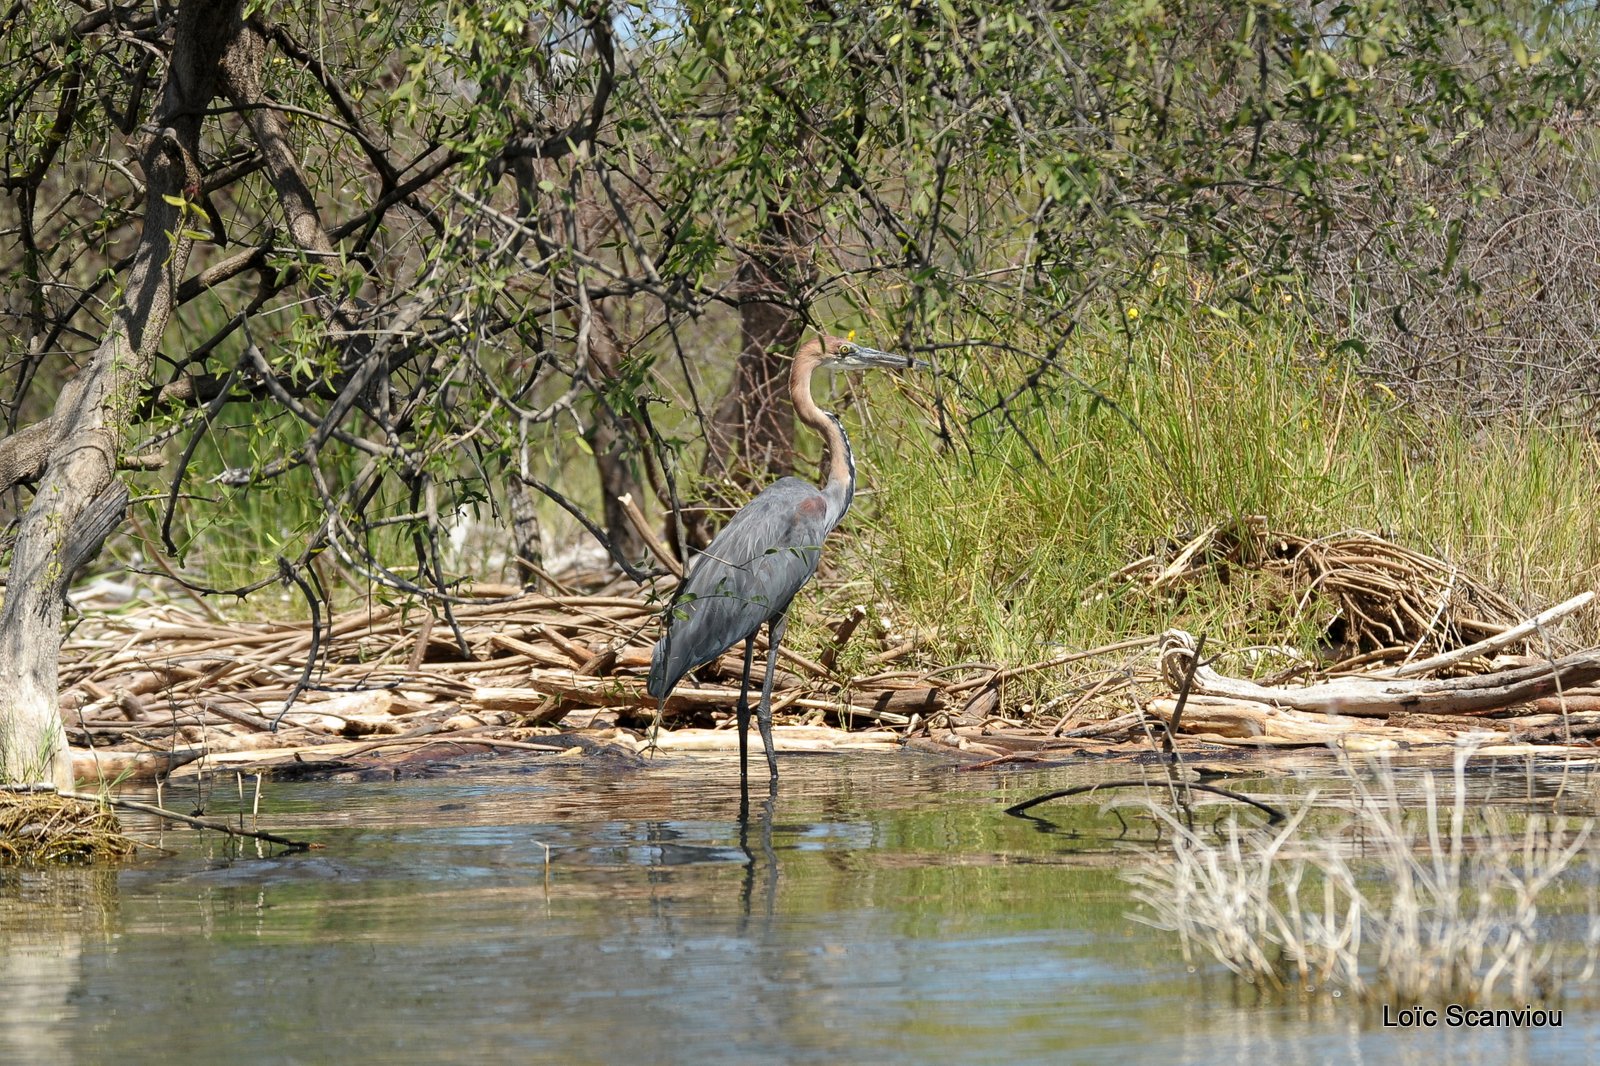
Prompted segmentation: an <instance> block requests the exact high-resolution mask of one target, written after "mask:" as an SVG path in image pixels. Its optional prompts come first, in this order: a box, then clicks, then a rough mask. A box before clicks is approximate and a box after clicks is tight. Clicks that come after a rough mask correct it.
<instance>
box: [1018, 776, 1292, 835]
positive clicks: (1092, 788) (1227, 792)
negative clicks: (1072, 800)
mask: <svg viewBox="0 0 1600 1066" xmlns="http://www.w3.org/2000/svg"><path fill="white" fill-rule="evenodd" d="M1189 787H1190V788H1192V789H1194V790H1195V791H1196V792H1210V793H1211V794H1212V795H1215V796H1223V797H1225V798H1227V799H1231V800H1235V801H1237V802H1239V803H1248V804H1249V805H1250V806H1252V807H1255V808H1256V809H1258V810H1260V811H1262V812H1264V813H1265V814H1266V816H1267V820H1268V822H1269V823H1270V824H1272V825H1277V824H1279V823H1280V822H1282V821H1283V820H1284V813H1283V812H1282V811H1280V810H1278V808H1276V807H1274V806H1272V805H1271V804H1269V803H1263V802H1261V801H1260V800H1257V799H1251V798H1250V797H1249V796H1246V795H1244V794H1243V793H1242V792H1235V791H1233V790H1232V789H1227V788H1219V787H1218V786H1216V785H1199V784H1191V785H1189ZM1102 788H1142V789H1146V790H1148V789H1149V788H1150V782H1149V781H1100V782H1097V783H1096V784H1093V785H1078V786H1076V787H1074V788H1064V789H1061V790H1060V791H1059V792H1046V793H1045V794H1044V795H1042V796H1035V797H1034V798H1033V799H1031V800H1024V801H1023V802H1021V803H1018V804H1015V805H1013V806H1010V807H1007V808H1006V813H1007V814H1011V815H1021V814H1022V813H1023V812H1024V811H1027V810H1029V809H1031V808H1033V807H1037V806H1038V805H1039V804H1041V803H1048V802H1050V801H1051V800H1057V799H1066V798H1067V797H1068V796H1082V795H1085V794H1086V793H1090V792H1098V791H1099V790H1100V789H1102Z"/></svg>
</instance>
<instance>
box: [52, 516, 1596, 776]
mask: <svg viewBox="0 0 1600 1066" xmlns="http://www.w3.org/2000/svg"><path fill="white" fill-rule="evenodd" d="M1244 529H1245V532H1244V533H1240V532H1238V531H1233V532H1226V533H1225V532H1223V531H1221V530H1220V529H1212V530H1209V531H1207V532H1205V533H1203V534H1201V535H1200V536H1198V537H1195V538H1193V539H1192V540H1190V541H1188V542H1187V543H1185V544H1183V545H1181V546H1180V547H1179V548H1178V549H1177V550H1176V552H1175V556H1174V557H1173V558H1171V559H1168V560H1159V559H1154V558H1147V559H1143V560H1140V561H1139V562H1137V563H1135V564H1133V565H1132V566H1129V567H1126V568H1124V569H1123V570H1121V571H1119V572H1118V573H1117V574H1115V575H1112V577H1111V578H1108V579H1107V581H1106V582H1102V583H1101V586H1100V588H1101V589H1104V588H1106V587H1107V586H1109V585H1112V584H1115V583H1119V582H1136V583H1139V584H1142V585H1143V586H1144V587H1145V590H1146V592H1147V593H1148V594H1150V595H1165V594H1169V593H1171V592H1173V591H1174V590H1177V589H1179V588H1181V587H1182V586H1183V585H1184V583H1186V582H1191V581H1195V580H1197V579H1198V578H1199V576H1200V574H1201V571H1202V570H1203V569H1204V568H1208V567H1209V568H1215V567H1241V566H1252V567H1256V568H1258V569H1263V570H1267V571H1269V572H1271V573H1272V574H1274V575H1276V577H1277V578H1279V579H1281V581H1282V582H1283V584H1284V588H1285V589H1286V593H1285V594H1286V595H1289V596H1293V597H1294V601H1293V602H1294V603H1295V604H1296V607H1297V609H1299V610H1302V611H1317V612H1322V613H1321V614H1319V615H1318V619H1319V622H1320V623H1321V624H1322V625H1323V626H1324V627H1325V631H1326V632H1327V634H1328V647H1330V648H1334V647H1337V648H1339V649H1341V650H1342V651H1343V652H1344V658H1343V659H1342V660H1340V661H1338V662H1335V663H1333V664H1332V665H1331V666H1327V665H1321V666H1319V665H1317V664H1314V663H1312V662H1310V661H1309V660H1306V659H1304V658H1303V657H1300V658H1299V659H1298V660H1296V659H1295V657H1294V656H1293V654H1292V653H1291V654H1290V655H1289V658H1290V661H1291V663H1292V665H1291V667H1290V669H1288V670H1284V671H1280V672H1279V673H1278V674H1277V675H1266V676H1262V675H1263V668H1262V667H1261V666H1260V664H1259V662H1257V663H1255V664H1254V665H1253V666H1252V667H1251V669H1249V670H1247V671H1246V672H1249V673H1253V674H1256V675H1258V677H1259V679H1258V680H1246V679H1244V678H1239V677H1229V676H1227V675H1226V674H1224V673H1222V672H1220V671H1218V670H1217V669H1215V668H1213V666H1212V665H1211V664H1210V662H1209V661H1202V662H1201V663H1199V664H1196V663H1195V661H1194V660H1195V654H1196V645H1197V644H1198V643H1199V642H1197V641H1196V640H1195V638H1193V637H1191V636H1189V635H1188V634H1186V633H1183V632H1181V631H1172V632H1169V633H1167V634H1165V635H1164V636H1162V637H1159V638H1158V637H1155V636H1149V637H1140V638H1134V639H1129V640H1125V641H1120V642H1118V643H1114V644H1110V645H1106V646H1104V647H1099V648H1093V649H1089V650H1084V651H1071V652H1066V653H1063V654H1061V655H1057V656H1055V657H1053V658H1051V659H1047V660H1044V661H1041V662H1036V663H1027V664H1021V665H1006V664H996V663H983V662H968V663H961V664H957V665H952V666H940V665H938V664H934V663H930V662H929V661H928V657H927V656H926V654H925V653H924V652H923V651H921V650H920V649H919V648H918V647H917V646H916V644H915V642H913V641H903V642H900V643H897V644H894V645H893V646H889V645H888V639H887V638H885V637H882V636H878V635H874V634H875V632H876V627H872V626H863V622H864V621H865V620H866V619H867V616H868V612H867V610H866V608H864V607H855V608H852V609H850V610H849V611H847V612H845V613H844V615H843V616H842V617H839V618H837V619H835V620H834V621H833V623H832V625H831V627H830V628H831V636H830V637H829V638H828V639H827V640H826V641H824V642H823V650H822V651H821V652H820V653H819V654H818V655H817V656H816V658H815V659H811V658H807V657H806V656H804V655H801V654H799V653H797V652H795V651H793V650H792V649H790V648H787V647H785V648H783V649H782V650H781V652H780V667H779V670H778V673H777V686H776V690H775V695H774V710H775V712H776V718H777V721H778V722H779V723H780V727H779V746H780V748H783V747H789V748H791V749H793V748H818V747H838V746H852V747H874V746H876V747H887V746H890V745H894V744H899V743H902V742H906V741H909V742H910V743H912V744H915V745H918V746H932V747H935V748H938V749H940V750H944V751H950V750H952V749H959V750H960V751H961V752H963V753H964V754H965V755H966V756H967V757H969V758H971V759H975V760H980V759H1016V758H1040V757H1050V755H1051V753H1056V755H1057V756H1059V755H1061V754H1062V753H1073V752H1076V753H1079V754H1097V755H1117V754H1135V753H1147V752H1148V751H1149V750H1150V745H1151V744H1152V743H1153V742H1155V740H1156V739H1157V737H1158V734H1161V733H1163V732H1164V733H1166V734H1168V735H1171V736H1177V737H1179V738H1180V739H1183V740H1185V742H1189V743H1203V744H1219V745H1227V746H1233V747H1239V746H1250V747H1257V748H1294V747H1316V746H1322V745H1328V744H1335V745H1339V746H1343V747H1346V748H1351V749H1386V750H1391V749H1396V748H1421V747H1427V746H1433V745H1448V744H1453V743H1455V742H1456V741H1457V740H1458V738H1460V737H1461V736H1463V735H1465V734H1478V735H1479V736H1477V738H1476V741H1475V742H1480V743H1481V742H1482V741H1483V739H1484V737H1488V738H1490V739H1492V740H1493V741H1495V742H1497V743H1499V744H1500V748H1501V750H1510V749H1509V748H1507V747H1506V745H1517V744H1521V745H1526V744H1530V743H1531V744H1543V745H1563V746H1579V747H1582V746H1588V745H1592V744H1593V742H1592V741H1590V740H1589V739H1588V738H1590V737H1597V736H1600V651H1593V650H1591V651H1574V650H1572V649H1571V648H1570V647H1568V646H1567V645H1566V644H1564V643H1563V642H1562V641H1561V640H1560V639H1559V636H1558V634H1557V630H1556V628H1555V627H1556V626H1557V624H1558V623H1560V622H1562V621H1563V620H1564V619H1567V618H1568V617H1569V616H1576V615H1577V614H1578V612H1580V611H1581V610H1582V609H1583V608H1585V607H1587V606H1588V605H1589V604H1590V602H1591V601H1592V599H1593V598H1594V594H1593V593H1584V594H1583V595H1581V596H1577V597H1574V598H1573V599H1571V600H1569V601H1567V602H1566V603H1563V604H1561V605H1559V606H1557V607H1553V608H1551V609H1550V610H1548V611H1545V612H1544V613H1542V614H1540V615H1537V616H1535V617H1532V618H1521V617H1520V616H1519V613H1518V612H1517V611H1515V610H1514V609H1513V608H1512V607H1511V605H1510V604H1508V603H1506V602H1505V601H1504V600H1502V599H1501V598H1499V597H1498V596H1495V595H1494V594H1493V593H1491V592H1489V591H1487V590H1485V589H1484V588H1482V587H1481V586H1480V585H1478V584H1477V583H1475V582H1473V581H1471V580H1469V579H1467V578H1466V577H1465V576H1463V575H1461V574H1460V573H1458V572H1457V571H1456V570H1455V569H1454V568H1452V567H1450V566H1449V565H1448V564H1445V563H1443V562H1441V561H1440V560H1437V559H1433V558H1431V557H1429V556H1425V555H1421V554H1419V553H1416V552H1411V551H1409V550H1407V549H1403V548H1399V547H1397V546H1395V545H1392V544H1390V543H1389V542H1387V541H1385V540H1383V539H1382V538H1380V537H1377V536H1375V535H1373V534H1369V533H1359V532H1358V533H1345V534H1340V535H1338V536H1335V537H1328V538H1321V539H1318V540H1308V539H1304V538H1295V537H1290V536H1287V535H1280V534H1274V533H1271V532H1269V531H1267V530H1266V529H1265V526H1264V524H1252V523H1246V525H1245V527H1244ZM1088 594H1097V593H1095V592H1094V590H1090V592H1089V593H1088ZM474 595H477V596H481V597H482V599H481V600H475V601H473V602H467V603H462V604H458V605H455V606H454V607H452V609H451V610H450V611H449V612H448V613H443V612H438V613H435V612H432V611H430V610H428V609H426V608H423V607H420V606H416V605H412V606H410V607H399V606H384V605H377V606H374V607H372V608H371V609H363V610H358V611H353V612H350V613H347V614H344V615H340V616H337V617H335V618H334V619H332V620H331V621H329V622H325V623H324V624H323V625H321V626H319V627H313V626H310V625H307V624H304V623H298V624H296V623H287V622H272V621H264V622H224V621H219V620H218V619H217V618H215V617H208V616H205V615H201V614H195V613H193V612H189V611H186V610H183V609H180V608H179V607H178V606H176V605H175V604H172V603H167V604H162V605H159V606H153V607H146V608H143V609H140V610H136V611H124V612H122V613H101V612H96V613H95V614H93V615H90V616H88V617H87V619H86V621H85V622H84V623H82V624H81V625H80V626H79V628H78V629H77V630H76V631H75V633H74V634H73V635H72V637H71V639H69V640H68V642H67V643H66V645H65V647H64V649H63V659H62V683H63V695H62V710H63V714H64V717H65V719H66V721H67V725H68V730H69V734H70V735H71V736H72V738H73V741H74V743H75V744H76V745H80V746H81V747H82V752H81V756H82V757H81V758H80V759H79V761H78V770H79V776H80V777H84V778H91V777H100V778H101V779H114V778H117V777H119V776H133V777H136V778H137V777H148V776H153V775H156V774H160V773H167V772H171V771H172V770H174V769H175V768H177V767H179V766H181V765H183V764H185V763H189V762H194V765H192V766H189V767H188V768H187V770H185V771H184V772H193V771H195V770H197V769H200V768H224V767H226V768H234V769H258V770H275V771H280V772H281V771H283V770H284V769H285V768H294V769H295V770H296V771H297V772H298V771H300V770H301V769H302V768H304V767H306V766H312V767H322V768H324V769H326V768H329V767H333V768H346V767H348V768H352V769H355V770H362V769H371V770H373V772H374V773H382V772H383V768H384V767H386V766H393V765H395V764H398V763H401V762H411V763H419V762H427V761H430V760H432V759H437V758H441V757H443V758H450V757H455V756H458V755H461V754H473V753H479V752H490V751H495V750H525V751H540V752H551V753H554V752H571V751H573V750H574V749H577V750H579V751H594V750H606V751H611V752H615V753H618V754H624V755H627V756H629V757H632V756H633V755H635V754H637V753H638V752H639V751H640V750H641V749H642V748H643V747H644V746H645V743H646V734H647V729H648V726H649V723H650V721H651V719H652V717H653V715H654V714H655V711H656V706H655V701H654V700H652V699H651V698H650V697H649V696H648V695H647V694H646V693H645V691H644V675H645V673H646V671H647V669H648V666H649V655H650V647H651V645H652V644H653V643H654V641H655V639H656V637H657V635H658V630H657V626H656V621H655V619H656V615H657V613H658V610H659V604H658V603H655V602H652V601H650V600H646V599H643V598H640V597H637V596H628V595H620V594H619V595H603V594H595V595H580V594H576V593H574V594H570V595H559V596H545V595H520V594H517V593H516V590H513V589H507V588H504V587H496V586H480V587H478V588H477V589H476V590H475V592H474ZM1568 628H1569V629H1570V627H1568ZM1563 631H1566V630H1563ZM1469 636H1470V637H1471V638H1472V639H1471V640H1470V641H1468V640H1467V639H1466V638H1467V637H1469ZM852 641H854V642H857V644H858V645H859V644H862V643H865V644H866V647H865V649H863V648H862V647H859V646H858V647H856V648H855V649H854V650H853V652H852V654H850V655H848V656H843V655H841V653H842V651H843V650H844V649H845V648H846V647H847V646H849V645H851V642H852ZM863 650H865V654H862V652H863ZM760 651H761V652H762V654H764V653H765V649H764V648H763V649H760ZM841 661H850V662H854V663H858V664H862V665H860V666H859V667H857V668H856V669H855V670H854V671H853V672H851V673H848V674H847V673H845V672H844V671H843V670H841V668H840V666H839V664H840V662H841ZM1245 661H1246V662H1248V660H1245ZM741 665H742V661H741V658H740V657H739V656H738V655H737V654H732V653H730V654H729V655H725V656H724V657H723V658H722V660H721V661H719V662H717V663H714V664H710V665H708V666H706V667H703V668H702V669H700V670H698V671H696V672H695V673H694V674H693V675H691V678H690V679H686V680H685V682H684V683H682V684H681V685H680V686H679V688H678V689H677V691H676V692H675V693H674V694H673V696H672V698H671V699H670V700H669V701H668V704H667V706H666V709H665V722H666V724H667V726H668V727H669V728H670V729H671V730H672V731H671V732H670V733H663V734H662V736H661V737H660V738H658V739H659V744H660V746H661V747H663V748H679V749H706V748H722V749H727V748H732V747H733V746H735V745H736V743H737V741H736V738H735V736H734V735H733V732H732V730H731V729H730V728H729V727H730V726H731V725H732V719H733V714H732V711H733V707H734V704H735V702H736V700H737V697H738V687H737V686H738V678H739V671H740V668H741ZM1041 676H1043V677H1048V678H1049V679H1050V683H1049V685H1048V688H1049V690H1050V691H1051V692H1052V693H1053V695H1052V696H1051V698H1048V699H1044V700H1038V699H1036V698H1035V697H1033V696H1032V695H1031V693H1032V692H1033V691H1036V690H1037V689H1038V688H1039V687H1040V686H1039V685H1038V684H1037V682H1038V679H1039V678H1040V677H1041ZM1316 678H1322V679H1323V680H1320V681H1316V680H1315V679H1316ZM1019 694H1021V695H1019ZM1180 694H1181V696H1180ZM1025 700H1027V701H1031V702H1023V701H1025ZM1180 706H1181V710H1180ZM1163 726H1165V728H1164V729H1163ZM1546 750H1548V749H1546ZM197 760H198V761H197Z"/></svg>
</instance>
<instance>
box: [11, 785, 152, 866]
mask: <svg viewBox="0 0 1600 1066" xmlns="http://www.w3.org/2000/svg"><path fill="white" fill-rule="evenodd" d="M133 850H134V842H133V840H132V839H131V838H129V837H128V836H127V835H126V834H124V833H123V831H122V823H121V822H120V821H118V819H117V816H116V814H114V813H113V812H112V810H111V808H110V807H108V806H106V805H105V804H103V803H87V802H85V801H83V800H79V799H70V798H68V797H66V796H59V795H57V794H55V793H54V792H4V791H0V866H50V865H79V864H84V863H92V862H102V861H108V860H119V859H126V858H128V857H129V856H131V855H132V854H133Z"/></svg>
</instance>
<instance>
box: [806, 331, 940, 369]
mask: <svg viewBox="0 0 1600 1066" xmlns="http://www.w3.org/2000/svg"><path fill="white" fill-rule="evenodd" d="M818 364H819V365H820V366H824V367H829V368H831V369H834V370H869V369H871V368H873V367H882V368H885V369H891V370H905V369H907V368H908V367H915V368H918V369H923V370H926V369H927V368H928V367H929V364H928V363H925V362H923V361H922V360H921V359H913V358H912V357H911V356H909V355H895V354H893V353H892V352H880V351H879V350H878V349H876V348H869V347H868V346H867V345H865V344H861V343H858V342H857V341H856V334H855V331H854V330H851V331H850V334H849V336H846V337H823V338H822V352H821V355H820V357H819V360H818Z"/></svg>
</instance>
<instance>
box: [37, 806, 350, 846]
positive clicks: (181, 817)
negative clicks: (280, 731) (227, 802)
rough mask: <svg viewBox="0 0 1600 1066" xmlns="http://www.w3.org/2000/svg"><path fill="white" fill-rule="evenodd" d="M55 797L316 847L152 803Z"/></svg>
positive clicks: (272, 840) (288, 843) (306, 842)
mask: <svg viewBox="0 0 1600 1066" xmlns="http://www.w3.org/2000/svg"><path fill="white" fill-rule="evenodd" d="M57 795H60V796H64V797H66V798H67V799H75V800H81V801H83V802H84V803H108V804H110V805H111V806H113V807H121V808H122V809H124V810H129V811H139V812H140V813H142V814H153V815H155V816H157V817H158V818H170V819H172V820H173V821H175V822H183V823H184V824H186V825H192V826H194V827H195V828H196V829H211V830H214V831H216V832H218V833H226V834H228V835H229V836H233V837H249V838H251V839H252V840H265V841H266V842H267V843H269V844H281V845H282V846H284V847H286V848H291V849H293V850H295V851H309V850H311V849H312V848H314V847H317V846H318V845H316V844H312V843H309V842H308V841H304V840H290V839H289V838H288V837H281V836H278V835H277V834H276V833H262V832H258V831H256V830H253V829H238V828H236V827H234V826H231V825H229V824H228V823H227V822H219V821H216V820H215V819H212V818H196V817H194V816H193V815H189V814H179V813H178V812H177V811H169V810H167V809H166V808H165V807H157V806H156V805H155V804H153V803H140V802H139V801H138V800H130V799H122V798H120V797H117V796H98V795H94V794H91V793H88V792H59V793H57Z"/></svg>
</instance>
